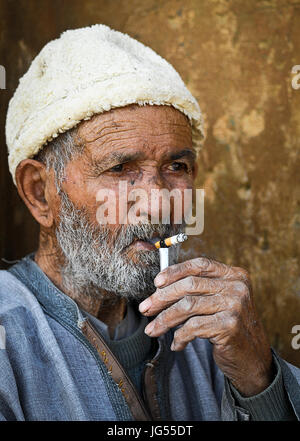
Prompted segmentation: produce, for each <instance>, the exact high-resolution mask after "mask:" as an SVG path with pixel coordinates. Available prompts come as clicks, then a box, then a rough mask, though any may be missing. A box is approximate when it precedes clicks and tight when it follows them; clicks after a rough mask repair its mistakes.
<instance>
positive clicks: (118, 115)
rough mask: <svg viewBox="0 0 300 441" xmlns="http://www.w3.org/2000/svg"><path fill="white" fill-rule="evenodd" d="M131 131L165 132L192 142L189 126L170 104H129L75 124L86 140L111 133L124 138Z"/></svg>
mask: <svg viewBox="0 0 300 441" xmlns="http://www.w3.org/2000/svg"><path fill="white" fill-rule="evenodd" d="M134 131H136V132H137V133H138V131H140V134H142V133H143V131H144V133H146V132H147V133H148V134H149V133H151V134H153V135H157V136H158V135H168V136H171V135H173V136H179V137H185V138H186V139H188V140H189V141H190V142H191V141H192V128H191V124H190V122H189V120H188V118H187V116H186V115H184V114H183V113H182V112H180V111H179V110H177V109H175V108H174V107H172V106H157V105H144V106H139V105H137V104H132V105H129V106H126V107H121V108H116V109H112V110H110V111H108V112H105V113H102V114H99V115H94V116H93V118H91V119H90V120H88V121H82V122H81V123H80V124H79V126H78V134H79V136H80V138H81V139H82V140H83V141H85V142H87V143H89V142H93V141H95V140H96V139H103V140H104V139H105V137H109V135H113V133H114V132H118V136H120V137H121V138H124V139H125V138H126V137H127V135H128V134H129V133H130V132H131V133H132V134H134Z"/></svg>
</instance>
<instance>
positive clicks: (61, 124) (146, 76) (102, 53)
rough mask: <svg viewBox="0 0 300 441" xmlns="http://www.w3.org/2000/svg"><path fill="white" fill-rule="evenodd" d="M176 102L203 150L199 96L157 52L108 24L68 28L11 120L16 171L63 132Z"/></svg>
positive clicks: (34, 67)
mask: <svg viewBox="0 0 300 441" xmlns="http://www.w3.org/2000/svg"><path fill="white" fill-rule="evenodd" d="M133 103H136V104H139V105H144V104H152V105H171V106H173V107H175V108H176V109H178V110H180V111H181V112H183V113H184V114H185V115H187V117H188V118H189V120H190V122H191V125H192V128H193V140H194V145H195V147H196V148H199V146H200V145H201V143H200V141H201V139H202V138H203V128H202V115H201V111H200V108H199V105H198V103H197V101H196V99H195V98H194V97H193V96H192V95H191V93H190V92H189V91H188V90H187V88H186V86H185V85H184V83H183V81H182V79H181V78H180V76H179V74H178V73H177V72H176V71H175V69H174V68H173V67H172V66H171V65H170V64H169V63H168V62H167V61H166V60H164V59H163V58H161V57H160V56H159V55H157V54H156V53H155V52H154V51H153V50H152V49H150V48H149V47H146V46H144V45H143V44H142V43H140V42H138V41H136V40H134V39H133V38H131V37H129V36H128V35H126V34H122V33H121V32H117V31H113V30H111V29H110V28H109V27H108V26H105V25H99V24H97V25H93V26H90V27H86V28H81V29H75V30H68V31H66V32H63V33H62V34H61V36H60V38H58V39H56V40H53V41H51V42H49V43H48V44H47V45H46V46H45V47H44V48H43V49H42V50H41V52H40V53H39V54H38V55H37V56H36V58H35V59H34V60H33V61H32V63H31V66H30V68H29V69H28V71H27V72H26V74H25V75H24V76H23V77H22V78H21V79H20V81H19V85H18V87H17V89H16V91H15V93H14V96H13V97H12V99H11V100H10V103H9V106H8V112H7V118H6V142H7V146H8V152H9V157H8V161H9V169H10V172H11V174H12V177H13V180H14V183H16V182H15V171H16V168H17V166H18V164H19V163H20V162H21V161H22V160H23V159H26V158H32V157H33V156H34V155H36V154H37V153H38V152H39V151H40V150H41V149H42V147H43V146H44V145H45V144H46V143H47V142H48V141H51V140H52V139H53V138H55V137H57V136H58V135H59V133H63V132H65V131H67V130H68V129H71V128H73V127H75V126H76V125H77V124H78V123H79V122H80V121H82V120H86V119H90V118H91V117H92V116H93V115H95V114H99V113H102V112H105V111H108V110H110V109H113V108H117V107H124V106H126V105H129V104H133Z"/></svg>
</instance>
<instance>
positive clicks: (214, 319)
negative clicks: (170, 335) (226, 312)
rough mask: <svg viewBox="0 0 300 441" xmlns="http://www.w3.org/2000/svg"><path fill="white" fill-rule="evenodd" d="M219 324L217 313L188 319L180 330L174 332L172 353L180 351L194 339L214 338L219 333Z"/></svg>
mask: <svg viewBox="0 0 300 441" xmlns="http://www.w3.org/2000/svg"><path fill="white" fill-rule="evenodd" d="M220 322H221V321H220V320H218V313H217V314H213V315H206V316H202V317H199V316H197V317H192V318H190V319H189V320H188V321H187V322H186V323H185V324H184V325H183V326H182V327H181V328H179V329H177V330H176V331H175V333H174V339H173V342H172V345H171V349H172V351H182V350H183V349H184V348H185V347H186V345H187V344H188V343H189V342H191V341H192V340H194V339H195V338H196V337H199V338H207V339H211V338H214V337H216V336H217V335H218V333H219V332H220V329H219V328H220Z"/></svg>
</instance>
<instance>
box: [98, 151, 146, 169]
mask: <svg viewBox="0 0 300 441" xmlns="http://www.w3.org/2000/svg"><path fill="white" fill-rule="evenodd" d="M143 156H144V154H143V153H142V152H135V153H120V152H112V153H110V154H109V155H107V156H106V157H105V158H103V159H100V158H99V159H98V158H97V157H94V158H92V160H91V165H92V167H95V168H97V169H98V170H105V169H106V168H110V167H113V166H114V164H116V163H118V164H124V163H125V162H130V161H136V160H137V159H141V158H142V157H143Z"/></svg>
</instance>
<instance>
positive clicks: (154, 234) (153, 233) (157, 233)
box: [112, 222, 184, 249]
mask: <svg viewBox="0 0 300 441" xmlns="http://www.w3.org/2000/svg"><path fill="white" fill-rule="evenodd" d="M183 231H184V224H175V225H173V224H151V223H150V222H149V223H148V222H147V223H144V222H143V223H138V224H134V225H131V224H129V225H121V226H119V227H118V228H117V230H116V232H115V234H114V238H113V239H112V241H113V242H114V245H115V247H117V248H119V249H121V248H122V249H124V248H127V247H128V246H129V245H131V244H132V243H133V242H134V241H136V240H143V241H145V242H151V243H153V239H154V238H158V239H165V238H167V237H170V236H174V235H175V234H179V233H182V232H183Z"/></svg>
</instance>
